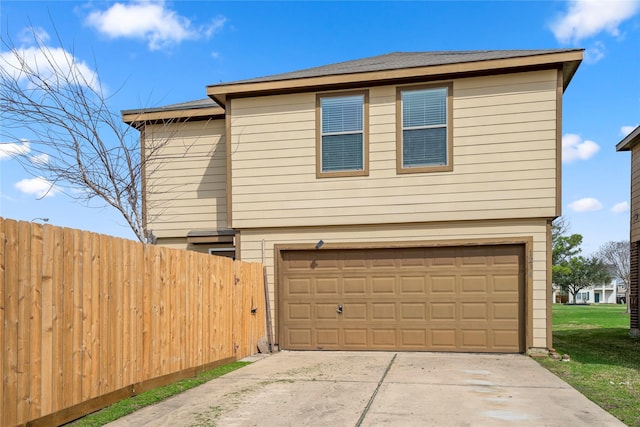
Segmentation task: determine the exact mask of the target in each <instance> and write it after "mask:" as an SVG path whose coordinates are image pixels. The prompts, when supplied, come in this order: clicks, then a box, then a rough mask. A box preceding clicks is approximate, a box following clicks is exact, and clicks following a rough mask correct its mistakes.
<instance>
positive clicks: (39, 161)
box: [29, 153, 49, 165]
mask: <svg viewBox="0 0 640 427" xmlns="http://www.w3.org/2000/svg"><path fill="white" fill-rule="evenodd" d="M29 161H30V162H31V163H33V164H36V165H46V164H48V163H49V155H48V154H47V153H40V154H37V155H35V156H31V157H29Z"/></svg>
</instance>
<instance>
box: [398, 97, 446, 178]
mask: <svg viewBox="0 0 640 427" xmlns="http://www.w3.org/2000/svg"><path fill="white" fill-rule="evenodd" d="M446 164H447V89H446V88H437V89H424V90H415V91H406V92H402V166H403V167H419V166H438V165H446Z"/></svg>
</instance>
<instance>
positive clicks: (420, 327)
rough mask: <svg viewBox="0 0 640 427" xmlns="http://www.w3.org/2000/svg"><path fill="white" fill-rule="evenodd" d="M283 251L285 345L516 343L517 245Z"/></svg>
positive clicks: (520, 301) (520, 295)
mask: <svg viewBox="0 0 640 427" xmlns="http://www.w3.org/2000/svg"><path fill="white" fill-rule="evenodd" d="M282 256H283V259H282V261H281V264H280V265H279V269H280V271H281V272H282V274H281V278H282V283H279V284H278V287H279V289H280V291H279V292H278V296H279V307H278V309H279V311H280V322H281V323H280V327H281V333H280V335H279V336H280V341H281V342H280V346H281V348H283V349H301V350H302V349H327V350H328V349H342V350H358V349H361V350H365V349H366V350H412V351H415V350H432V351H433V350H435V351H479V352H489V351H499V352H521V351H523V349H524V338H523V337H524V326H523V325H524V247H523V245H501V246H476V247H437V248H409V249H401V248H394V249H368V250H320V251H283V252H282ZM305 266H306V268H305ZM339 305H341V306H342V307H343V310H342V313H338V306H339Z"/></svg>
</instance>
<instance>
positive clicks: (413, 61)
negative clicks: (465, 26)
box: [211, 49, 583, 86]
mask: <svg viewBox="0 0 640 427" xmlns="http://www.w3.org/2000/svg"><path fill="white" fill-rule="evenodd" d="M582 51H583V49H536V50H463V51H440V52H393V53H387V54H385V55H378V56H372V57H369V58H363V59H356V60H353V61H345V62H338V63H335V64H329V65H322V66H320V67H313V68H306V69H303V70H298V71H292V72H288V73H282V74H274V75H271V76H265V77H258V78H252V79H246V80H237V81H232V82H228V83H221V84H220V85H228V84H237V83H259V82H272V81H278V80H291V79H301V78H307V77H321V76H333V75H339V74H354V73H364V72H370V71H385V70H398V69H401V68H415V67H429V66H433V65H447V64H462V63H465V62H479V61H490V60H495V59H511V58H521V57H527V56H537V55H547V54H550V53H564V52H582ZM211 86H219V85H211Z"/></svg>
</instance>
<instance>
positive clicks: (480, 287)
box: [460, 275, 488, 294]
mask: <svg viewBox="0 0 640 427" xmlns="http://www.w3.org/2000/svg"><path fill="white" fill-rule="evenodd" d="M487 288H488V285H487V277H486V276H471V275H464V276H461V277H460V292H461V293H463V294H464V293H480V294H485V293H486V292H487Z"/></svg>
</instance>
